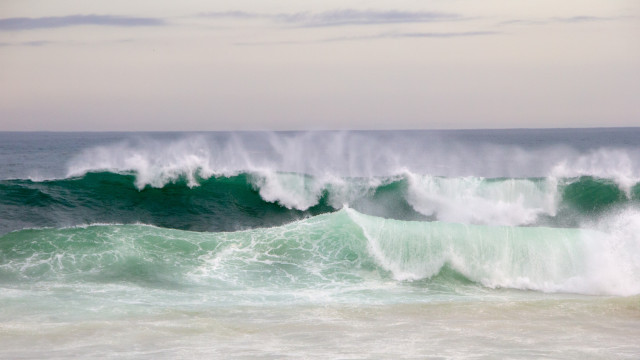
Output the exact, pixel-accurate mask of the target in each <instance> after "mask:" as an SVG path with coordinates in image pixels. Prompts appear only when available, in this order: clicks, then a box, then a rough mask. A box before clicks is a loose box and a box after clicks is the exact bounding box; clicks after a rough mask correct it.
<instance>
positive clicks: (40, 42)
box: [0, 40, 55, 47]
mask: <svg viewBox="0 0 640 360" xmlns="http://www.w3.org/2000/svg"><path fill="white" fill-rule="evenodd" d="M53 43H55V42H54V41H46V40H36V41H22V42H13V43H8V42H0V47H4V46H30V47H39V46H44V45H49V44H53Z"/></svg>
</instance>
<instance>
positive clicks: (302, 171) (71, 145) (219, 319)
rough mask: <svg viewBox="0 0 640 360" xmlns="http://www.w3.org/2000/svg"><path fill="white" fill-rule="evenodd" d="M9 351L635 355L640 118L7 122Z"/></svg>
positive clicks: (0, 197) (1, 193)
mask: <svg viewBox="0 0 640 360" xmlns="http://www.w3.org/2000/svg"><path fill="white" fill-rule="evenodd" d="M0 358H5V359H32V358H38V359H40V358H49V359H69V358H74V359H75V358H125V359H126V358H131V359H162V358H166V359H179V358H185V359H194V358H206V359H211V358H228V359H245V358H266V359H269V358H274V359H282V358H289V359H325V358H335V359H380V358H389V359H391V358H403V359H495V358H510V359H514V358H518V359H528V358H535V359H539V358H553V359H576V358H583V359H638V358H640V128H600V129H541V130H535V129H522V130H451V131H448V130H447V131H445V130H430V131H426V130H425V131H422V130H421V131H312V132H202V133H80V132H79V133H56V132H53V133H45V132H43V133H10V132H4V133H0Z"/></svg>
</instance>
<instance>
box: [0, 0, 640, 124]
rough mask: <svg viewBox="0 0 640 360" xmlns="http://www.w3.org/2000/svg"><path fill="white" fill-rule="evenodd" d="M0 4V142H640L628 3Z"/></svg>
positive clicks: (638, 30) (639, 49)
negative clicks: (470, 131)
mask: <svg viewBox="0 0 640 360" xmlns="http://www.w3.org/2000/svg"><path fill="white" fill-rule="evenodd" d="M153 4H154V6H148V4H146V5H145V4H142V3H137V2H126V3H125V2H111V1H94V2H86V3H85V2H83V3H75V2H65V1H61V2H56V3H55V4H54V3H53V2H49V1H45V0H27V1H18V0H6V1H4V2H2V4H0V10H1V11H0V14H2V17H3V19H0V55H2V56H0V80H1V81H0V119H1V121H0V130H250V129H256V130H271V129H273V130H289V129H291V130H300V129H344V128H347V129H413V128H426V129H430V128H431V129H432V128H509V127H592V126H638V124H640V120H639V119H640V106H639V105H638V101H637V94H638V93H640V45H638V42H637V39H638V38H640V21H638V19H639V18H640V17H639V15H640V11H639V9H640V3H637V2H635V1H631V0H620V1H605V0H567V1H566V2H563V3H562V4H559V3H558V2H556V1H552V0H536V1H529V0H527V1H523V2H518V3H517V4H516V3H513V2H511V1H507V0H488V1H485V2H482V3H480V2H476V1H471V0H462V1H455V2H453V1H446V2H443V1H437V0H429V1H424V2H419V3H418V2H414V1H402V0H400V1H393V2H392V1H388V0H374V1H368V2H366V4H360V3H357V2H353V3H350V4H349V5H348V6H346V7H345V4H344V2H338V1H333V0H328V1H326V2H322V3H317V4H305V3H300V2H292V1H288V0H287V1H273V2H268V3H267V2H259V3H258V2H251V1H248V2H245V1H238V2H234V3H232V4H229V3H227V2H218V1H214V2H211V1H200V0H191V1H185V2H181V3H177V2H170V1H165V0H159V1H155V2H153Z"/></svg>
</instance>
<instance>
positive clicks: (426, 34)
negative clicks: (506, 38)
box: [236, 31, 501, 45]
mask: <svg viewBox="0 0 640 360" xmlns="http://www.w3.org/2000/svg"><path fill="white" fill-rule="evenodd" d="M496 34H501V33H500V32H497V31H466V32H407V33H398V32H392V33H382V34H374V35H363V36H342V37H332V38H325V39H319V40H309V41H274V42H239V43H236V45H295V44H314V43H331V42H342V41H365V40H382V39H398V38H440V39H442V38H458V37H474V36H487V35H496Z"/></svg>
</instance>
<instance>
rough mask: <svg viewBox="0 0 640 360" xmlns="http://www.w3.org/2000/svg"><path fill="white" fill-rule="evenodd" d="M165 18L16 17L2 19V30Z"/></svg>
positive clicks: (155, 23)
mask: <svg viewBox="0 0 640 360" xmlns="http://www.w3.org/2000/svg"><path fill="white" fill-rule="evenodd" d="M165 24H166V22H165V21H164V20H163V19H158V18H150V17H130V16H117V15H69V16H50V17H40V18H27V17H16V18H7V19H0V31H18V30H34V29H50V28H61V27H69V26H80V25H97V26H124V27H133V26H161V25H165Z"/></svg>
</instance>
